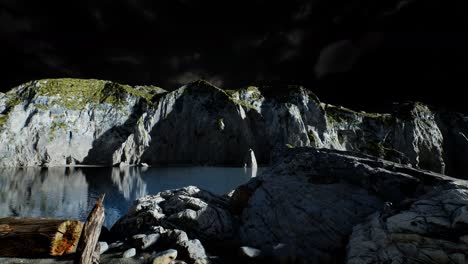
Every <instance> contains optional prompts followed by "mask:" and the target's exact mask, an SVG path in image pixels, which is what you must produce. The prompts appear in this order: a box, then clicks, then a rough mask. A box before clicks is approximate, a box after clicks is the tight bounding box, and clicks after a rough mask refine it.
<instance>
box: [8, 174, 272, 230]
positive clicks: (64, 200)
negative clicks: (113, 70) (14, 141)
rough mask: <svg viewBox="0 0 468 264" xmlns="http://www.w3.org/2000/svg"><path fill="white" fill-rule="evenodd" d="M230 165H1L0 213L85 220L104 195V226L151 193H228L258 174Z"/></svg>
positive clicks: (109, 224) (108, 225)
mask: <svg viewBox="0 0 468 264" xmlns="http://www.w3.org/2000/svg"><path fill="white" fill-rule="evenodd" d="M262 170H263V168H258V171H252V169H244V168H229V167H169V168H139V167H128V168H123V169H119V168H96V167H94V168H93V167H82V168H62V167H60V168H48V169H40V168H23V169H18V168H0V217H7V216H19V217H56V218H71V219H80V220H85V219H86V217H87V215H88V213H89V211H90V210H91V208H92V207H93V206H94V203H95V201H96V199H97V197H98V196H99V195H100V194H101V193H105V194H106V198H105V200H104V206H105V209H106V220H105V225H106V226H107V227H110V226H112V224H113V223H114V222H115V221H117V219H119V218H120V217H121V216H122V215H123V214H125V213H126V212H127V210H128V208H129V206H130V205H131V204H132V203H133V201H134V200H135V199H137V198H139V197H141V196H144V195H147V194H156V193H157V192H159V191H163V190H168V189H175V188H180V187H185V186H189V185H195V186H198V187H200V188H203V189H205V190H208V191H211V192H213V193H216V194H224V193H227V192H229V191H231V190H232V189H234V188H235V187H237V186H239V185H241V184H243V183H245V182H247V181H248V180H249V179H250V178H251V177H252V176H254V175H255V174H257V173H260V172H261V171H262Z"/></svg>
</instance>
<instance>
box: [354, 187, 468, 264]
mask: <svg viewBox="0 0 468 264" xmlns="http://www.w3.org/2000/svg"><path fill="white" fill-rule="evenodd" d="M467 206H468V188H467V185H466V183H463V185H454V186H451V187H449V188H446V189H440V190H435V191H432V192H430V193H429V194H427V195H424V196H422V197H420V198H419V199H418V200H416V201H408V202H406V203H404V204H402V205H400V206H395V207H392V206H389V208H388V209H387V210H385V211H383V212H379V213H375V214H373V215H372V216H370V217H369V218H368V219H367V220H366V221H365V222H364V223H362V224H359V225H357V226H356V227H354V229H353V233H352V235H351V238H350V241H349V245H348V254H347V263H349V264H351V263H359V264H361V263H408V262H409V263H441V264H442V263H460V264H461V263H466V259H467V257H468V240H467V238H468V231H467V229H466V227H467V225H468V210H467Z"/></svg>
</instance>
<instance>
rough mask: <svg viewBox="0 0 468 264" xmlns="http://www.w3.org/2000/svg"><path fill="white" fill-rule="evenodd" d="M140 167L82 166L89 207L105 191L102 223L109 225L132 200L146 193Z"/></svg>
mask: <svg viewBox="0 0 468 264" xmlns="http://www.w3.org/2000/svg"><path fill="white" fill-rule="evenodd" d="M141 170H142V168H138V167H125V168H121V169H119V168H82V171H83V172H84V174H85V175H86V180H87V181H88V184H89V189H90V193H89V196H90V204H89V208H92V206H94V202H95V201H96V199H97V197H98V196H99V195H100V194H102V193H105V194H106V198H105V199H104V207H105V210H106V218H105V222H104V225H105V226H107V227H110V226H111V225H112V224H113V223H115V221H117V220H118V219H119V218H120V217H121V216H122V215H123V214H125V213H126V212H127V210H128V208H129V207H130V205H131V204H132V203H133V201H134V200H136V199H138V198H140V197H141V196H144V195H146V194H147V186H146V183H145V182H144V181H143V180H142V178H141Z"/></svg>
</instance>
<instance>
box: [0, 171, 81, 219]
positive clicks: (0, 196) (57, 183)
mask: <svg viewBox="0 0 468 264" xmlns="http://www.w3.org/2000/svg"><path fill="white" fill-rule="evenodd" d="M87 205H88V183H87V182H86V178H85V177H84V175H83V173H82V172H81V171H79V170H73V169H71V168H49V169H40V168H24V169H17V168H0V217H5V216H28V217H45V216H51V217H52V216H53V217H60V218H71V217H73V218H76V216H77V215H79V216H82V214H83V213H84V212H83V211H84V209H86V207H87Z"/></svg>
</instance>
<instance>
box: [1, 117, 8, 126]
mask: <svg viewBox="0 0 468 264" xmlns="http://www.w3.org/2000/svg"><path fill="white" fill-rule="evenodd" d="M7 121H8V116H7V115H1V114H0V128H2V127H3V125H5V123H6V122H7Z"/></svg>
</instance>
